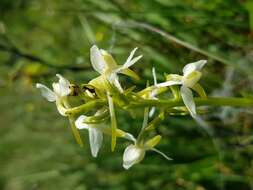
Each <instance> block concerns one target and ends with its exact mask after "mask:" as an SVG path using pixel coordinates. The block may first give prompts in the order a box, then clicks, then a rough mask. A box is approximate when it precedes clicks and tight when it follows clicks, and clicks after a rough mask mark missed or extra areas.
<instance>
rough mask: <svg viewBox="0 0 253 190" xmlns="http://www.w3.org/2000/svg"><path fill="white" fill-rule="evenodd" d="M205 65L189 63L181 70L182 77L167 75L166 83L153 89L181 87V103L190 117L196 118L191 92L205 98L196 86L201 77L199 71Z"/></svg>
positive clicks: (202, 62)
mask: <svg viewBox="0 0 253 190" xmlns="http://www.w3.org/2000/svg"><path fill="white" fill-rule="evenodd" d="M206 63H207V61H206V60H200V61H197V62H194V63H189V64H187V65H185V67H184V68H183V76H180V75H177V74H171V75H168V77H167V81H166V82H163V83H160V84H157V85H156V86H155V87H158V88H160V87H167V86H173V85H181V88H180V93H181V96H182V99H183V102H184V104H185V106H186V107H187V109H188V110H189V112H190V114H191V115H192V117H194V118H195V117H196V115H197V113H196V105H195V103H194V99H193V94H192V91H191V90H194V91H196V92H197V93H198V94H199V95H200V96H201V97H206V95H205V91H204V89H203V88H202V87H201V86H200V84H198V81H199V79H200V77H201V75H202V73H201V69H202V68H203V67H204V65H205V64H206Z"/></svg>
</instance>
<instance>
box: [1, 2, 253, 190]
mask: <svg viewBox="0 0 253 190" xmlns="http://www.w3.org/2000/svg"><path fill="white" fill-rule="evenodd" d="M252 42H253V2H252V1H251V0H248V1H246V0H174V1H171V0H138V1H136V0H72V1H67V0H54V1H52V0H0V189H3V190H37V189H39V190H41V189H42V190H51V189H52V190H55V189H62V190H70V189H71V190H85V189H88V190H90V189H92V190H93V189H96V190H99V189H112V190H114V189H115V190H126V189H140V190H148V189H180V190H181V189H182V190H183V189H187V190H193V189H196V190H205V189H211V190H216V189H229V190H250V189H251V190H252V189H253V135H252V134H253V129H252V126H253V125H252V124H253V120H252V114H253V112H252V111H253V110H252V109H251V108H247V109H246V108H229V107H226V108H213V107H212V108H210V109H209V111H208V113H207V114H205V115H203V117H204V118H205V119H206V120H207V121H208V122H209V124H210V125H211V126H212V127H213V129H214V130H215V138H210V137H209V136H208V135H207V134H206V132H205V131H203V130H201V129H200V127H199V126H198V125H197V124H196V123H195V122H194V121H193V120H192V119H191V118H190V117H189V116H174V117H168V118H167V119H166V120H165V121H164V122H163V123H162V125H161V126H159V127H158V129H157V133H159V134H161V135H162V136H163V139H162V142H161V143H160V144H159V146H158V148H159V149H160V150H162V151H163V152H165V153H166V154H168V155H169V156H170V157H172V158H173V159H174V160H173V161H171V162H168V161H166V160H164V159H163V158H161V157H160V156H159V155H157V154H155V153H152V152H148V153H147V155H146V158H145V160H143V161H142V162H141V163H140V164H138V165H135V166H134V167H132V168H131V169H130V170H127V171H126V170H124V169H123V167H122V154H123V151H124V148H125V147H126V146H127V145H128V143H127V142H125V141H120V143H119V144H118V146H117V149H116V151H115V152H114V153H112V152H110V139H109V138H108V139H106V143H105V144H104V145H103V148H102V151H101V152H100V153H99V156H98V158H97V159H94V158H92V157H91V155H90V150H89V145H88V141H87V134H86V131H82V136H83V138H84V139H85V141H86V142H87V143H86V144H85V147H84V148H80V147H79V146H78V145H77V144H76V143H75V141H74V139H73V137H72V134H71V132H70V129H69V124H68V121H67V119H66V118H63V117H61V116H60V115H59V114H58V113H57V111H56V108H55V105H54V104H51V103H48V102H47V101H46V100H45V99H43V98H42V96H41V95H40V93H39V92H38V90H36V89H35V83H36V82H41V83H44V84H48V85H50V83H51V82H52V81H54V80H56V77H55V74H56V73H61V74H62V75H63V76H65V77H66V78H68V79H70V81H72V82H75V83H77V84H80V83H87V82H88V81H89V80H90V79H92V78H93V77H95V76H97V73H95V72H94V71H93V70H92V68H91V66H90V62H89V48H90V47H91V45H93V44H97V45H98V46H99V47H100V48H103V49H106V50H108V51H110V52H111V53H112V54H113V55H114V56H115V58H116V59H117V60H118V61H119V63H121V64H122V63H123V62H124V60H125V59H126V58H127V56H128V54H129V52H130V51H131V50H132V49H133V48H134V47H139V50H138V54H142V55H143V58H142V60H141V61H140V62H139V63H137V64H136V65H135V66H134V70H135V71H136V72H137V73H138V74H139V75H140V76H141V77H142V79H143V80H141V81H138V82H136V81H131V80H128V79H126V78H122V81H124V82H126V84H129V85H130V84H135V85H137V86H138V87H139V88H141V87H144V86H145V83H146V80H152V75H151V68H152V66H154V67H155V68H156V70H157V73H158V80H159V81H161V80H162V79H163V74H164V73H178V72H180V71H181V69H182V67H183V65H184V64H186V63H189V62H193V61H196V60H198V59H208V64H207V66H206V67H205V69H204V75H203V78H202V81H201V84H202V85H203V86H204V87H205V89H206V91H207V92H208V95H210V96H250V95H252V94H253V43H252ZM118 115H119V118H118V123H119V126H120V127H121V128H122V129H125V130H127V131H130V132H132V133H136V132H138V129H139V128H140V126H141V119H142V118H141V116H140V117H137V118H136V119H131V117H130V116H124V117H123V115H122V114H118ZM213 142H215V144H216V145H217V146H216V147H215V146H214V143H213Z"/></svg>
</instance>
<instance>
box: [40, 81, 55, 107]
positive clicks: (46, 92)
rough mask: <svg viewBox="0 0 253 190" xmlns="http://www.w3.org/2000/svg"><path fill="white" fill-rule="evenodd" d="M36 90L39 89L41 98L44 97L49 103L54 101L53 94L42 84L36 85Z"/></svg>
mask: <svg viewBox="0 0 253 190" xmlns="http://www.w3.org/2000/svg"><path fill="white" fill-rule="evenodd" d="M36 88H39V89H40V91H41V94H42V96H43V97H45V98H46V99H47V100H48V101H49V102H54V101H55V100H56V96H55V93H54V92H53V91H52V90H50V89H49V88H48V87H46V86H45V85H43V84H40V83H37V84H36Z"/></svg>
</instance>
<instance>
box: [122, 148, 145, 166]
mask: <svg viewBox="0 0 253 190" xmlns="http://www.w3.org/2000/svg"><path fill="white" fill-rule="evenodd" d="M144 156H145V150H144V149H142V148H140V147H138V146H137V145H129V146H128V147H127V148H126V149H125V151H124V154H123V167H124V168H125V169H129V168H130V167H131V166H133V165H134V164H137V163H139V162H140V161H141V160H142V159H143V158H144Z"/></svg>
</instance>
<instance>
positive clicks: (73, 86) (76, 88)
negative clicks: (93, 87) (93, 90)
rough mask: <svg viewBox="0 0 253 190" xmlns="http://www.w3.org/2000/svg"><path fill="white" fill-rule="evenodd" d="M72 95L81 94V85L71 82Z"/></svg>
mask: <svg viewBox="0 0 253 190" xmlns="http://www.w3.org/2000/svg"><path fill="white" fill-rule="evenodd" d="M69 88H70V90H71V93H70V96H78V95H79V94H80V87H79V86H78V85H76V84H70V87H69Z"/></svg>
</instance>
